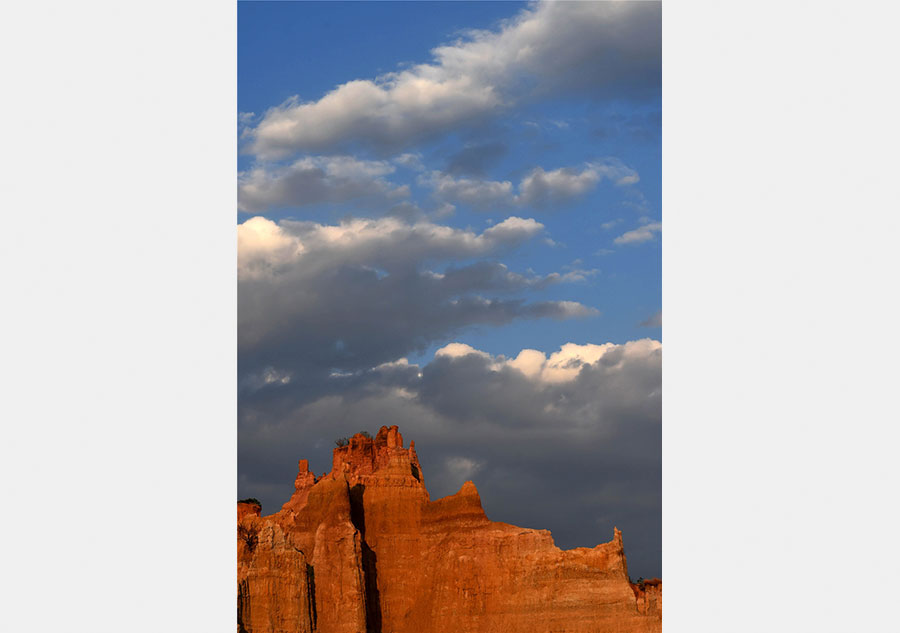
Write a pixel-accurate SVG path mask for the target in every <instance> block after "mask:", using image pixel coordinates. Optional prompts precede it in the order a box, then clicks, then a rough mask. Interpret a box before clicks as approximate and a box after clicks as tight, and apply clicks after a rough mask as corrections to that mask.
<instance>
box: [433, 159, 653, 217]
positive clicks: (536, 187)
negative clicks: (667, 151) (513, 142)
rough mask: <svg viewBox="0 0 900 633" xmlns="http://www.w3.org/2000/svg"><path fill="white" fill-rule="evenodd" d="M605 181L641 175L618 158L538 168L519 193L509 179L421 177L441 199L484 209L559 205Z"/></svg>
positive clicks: (445, 175) (633, 179) (623, 181)
mask: <svg viewBox="0 0 900 633" xmlns="http://www.w3.org/2000/svg"><path fill="white" fill-rule="evenodd" d="M603 180H608V181H610V182H612V183H614V184H616V185H618V186H627V185H632V184H635V183H637V182H638V181H639V176H638V173H637V172H636V171H635V170H633V169H631V168H629V167H627V166H626V165H625V164H624V163H622V161H620V160H618V159H617V158H604V159H602V160H599V161H593V162H588V163H585V164H584V165H583V166H582V167H580V168H578V167H560V168H558V169H554V170H551V171H545V170H544V168H542V167H535V168H534V169H532V170H531V171H530V172H529V173H528V174H527V175H526V176H525V177H524V178H522V180H521V181H520V182H519V186H518V193H516V190H515V189H514V188H513V184H512V183H511V182H509V181H496V180H484V179H481V178H469V177H456V176H453V175H452V174H449V173H442V172H439V171H432V172H430V173H429V174H423V175H421V176H419V184H420V185H425V186H431V188H432V190H433V195H434V196H435V197H436V198H437V199H439V200H444V201H447V202H455V203H458V204H467V205H469V206H472V207H474V208H476V209H481V210H485V209H494V208H497V207H508V206H517V207H537V208H547V207H551V206H559V205H563V204H566V203H568V202H571V201H572V200H575V199H577V198H580V197H582V196H584V195H586V194H588V193H589V192H590V191H592V190H594V189H595V188H596V187H597V185H598V184H600V182H601V181H603Z"/></svg>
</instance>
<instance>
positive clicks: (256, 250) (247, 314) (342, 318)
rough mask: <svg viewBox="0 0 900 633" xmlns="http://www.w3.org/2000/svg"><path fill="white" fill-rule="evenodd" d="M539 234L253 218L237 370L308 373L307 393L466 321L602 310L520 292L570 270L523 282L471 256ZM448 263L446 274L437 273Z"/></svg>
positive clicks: (529, 228) (507, 227)
mask: <svg viewBox="0 0 900 633" xmlns="http://www.w3.org/2000/svg"><path fill="white" fill-rule="evenodd" d="M542 232H543V225H541V224H540V223H539V222H536V221H535V220H533V219H527V218H519V217H514V216H513V217H509V218H506V219H505V220H504V221H503V222H500V223H499V224H496V225H494V226H491V227H490V228H488V229H485V230H484V231H483V232H481V233H475V232H473V231H468V230H462V229H455V228H451V227H448V226H443V225H439V224H433V223H430V222H427V221H418V222H414V223H408V222H405V221H403V220H401V219H398V218H397V217H392V216H387V217H383V218H379V219H354V220H345V221H344V222H341V223H340V224H337V225H326V224H318V223H315V222H295V221H289V220H282V221H281V222H279V223H275V222H273V221H271V220H268V219H266V218H262V217H254V218H251V219H249V220H247V221H245V222H244V223H242V224H240V225H239V226H238V350H239V363H240V365H241V367H240V370H241V375H242V376H243V375H249V374H259V373H261V372H263V371H264V370H265V368H267V367H272V368H275V369H276V370H277V371H279V372H287V373H290V372H294V373H298V374H300V375H301V378H302V380H300V382H304V383H305V384H306V385H307V386H309V387H310V388H311V386H312V385H313V384H314V382H315V380H314V377H315V376H318V377H322V376H327V375H328V374H329V373H330V372H331V371H332V370H340V371H351V372H352V371H357V370H360V369H362V368H366V367H373V366H375V365H377V364H379V363H383V362H386V361H389V360H391V359H394V358H398V357H401V356H405V355H406V354H408V353H410V352H411V351H414V350H422V349H424V348H425V347H427V346H428V345H430V344H431V343H432V342H434V341H438V340H440V339H442V338H445V337H447V336H450V335H452V334H454V333H455V332H459V331H461V330H462V329H464V328H465V327H467V326H471V325H501V324H505V323H509V322H511V321H514V320H518V319H536V318H552V319H570V318H582V317H589V316H592V315H595V314H597V311H596V310H595V309H593V308H590V307H588V306H585V305H582V304H580V303H577V302H571V301H537V302H531V303H529V302H527V301H526V300H525V299H524V298H522V297H521V296H519V295H520V294H521V293H522V292H526V291H530V290H536V289H540V288H543V287H546V286H548V285H550V284H555V283H563V282H566V281H577V279H576V278H574V277H572V276H567V275H568V273H567V274H559V273H550V274H548V275H544V276H534V275H523V274H520V273H515V272H513V271H510V270H508V269H507V268H506V266H504V265H503V264H501V263H499V262H496V261H474V262H472V261H470V260H473V259H476V260H483V259H484V258H485V257H489V258H493V257H496V256H499V255H502V254H503V253H505V252H509V251H511V250H512V249H515V248H516V247H518V246H520V245H522V244H524V243H525V242H527V241H529V240H531V239H532V238H534V237H536V236H538V235H540V234H541V233H542ZM440 263H443V264H445V265H446V269H445V270H444V271H443V272H436V271H434V270H433V269H432V267H433V266H434V265H436V264H440ZM298 380H299V379H298Z"/></svg>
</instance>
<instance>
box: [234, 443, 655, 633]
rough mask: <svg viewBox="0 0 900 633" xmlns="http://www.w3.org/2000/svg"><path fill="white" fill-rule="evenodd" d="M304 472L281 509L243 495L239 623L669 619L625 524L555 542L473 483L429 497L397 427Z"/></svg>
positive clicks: (639, 624)
mask: <svg viewBox="0 0 900 633" xmlns="http://www.w3.org/2000/svg"><path fill="white" fill-rule="evenodd" d="M299 471H300V473H299V475H298V476H297V479H296V481H295V492H294V494H293V496H292V497H291V499H290V500H289V501H288V502H287V503H285V504H284V506H283V507H282V509H281V511H279V512H277V513H276V514H273V515H270V516H266V517H261V516H259V514H260V512H259V507H258V506H248V507H245V508H241V507H240V506H247V505H248V504H239V508H238V631H239V632H241V631H245V632H246V633H300V632H303V633H306V632H313V631H315V632H316V633H548V632H551V631H552V632H558V633H563V632H565V633H588V632H591V633H594V632H597V631H614V632H618V633H632V632H635V633H637V632H641V633H644V632H648V633H649V632H651V631H660V630H661V617H662V616H661V609H662V607H661V605H662V598H661V591H662V584H661V581H658V580H656V579H654V580H650V581H644V582H642V583H641V584H640V585H633V584H631V583H630V582H629V580H628V570H627V567H626V562H625V553H624V550H623V546H622V534H621V532H619V530H615V532H614V536H613V540H612V541H610V542H609V543H603V544H600V545H598V546H596V547H594V548H576V549H573V550H560V549H559V548H557V547H556V546H555V545H554V543H553V538H552V536H551V535H550V532H548V531H546V530H530V529H524V528H519V527H516V526H513V525H509V524H506V523H498V522H495V521H490V520H489V519H488V518H487V517H486V516H485V514H484V510H483V509H482V506H481V498H480V497H479V495H478V490H477V489H476V488H475V485H474V484H473V483H472V482H466V483H465V484H464V485H463V487H462V488H461V489H460V491H459V492H458V493H456V494H455V495H451V496H449V497H445V498H443V499H439V500H437V501H431V500H430V499H429V496H428V491H427V490H426V489H425V485H424V483H423V481H422V469H421V466H420V465H419V459H418V456H417V455H416V451H415V447H414V444H411V445H410V447H409V448H408V449H407V448H404V447H403V437H402V436H401V435H400V432H399V431H398V430H397V427H396V426H393V427H390V428H387V427H382V428H381V430H379V432H378V435H377V436H376V437H375V438H374V439H371V438H367V437H365V436H363V435H361V434H357V435H355V436H353V437H352V438H350V441H349V443H348V444H347V445H346V446H342V447H338V448H336V449H335V450H334V458H333V464H332V469H331V472H329V473H327V474H325V475H323V476H321V477H319V478H316V477H315V476H314V475H313V474H312V473H311V472H309V467H308V464H307V462H306V460H301V461H300V468H299Z"/></svg>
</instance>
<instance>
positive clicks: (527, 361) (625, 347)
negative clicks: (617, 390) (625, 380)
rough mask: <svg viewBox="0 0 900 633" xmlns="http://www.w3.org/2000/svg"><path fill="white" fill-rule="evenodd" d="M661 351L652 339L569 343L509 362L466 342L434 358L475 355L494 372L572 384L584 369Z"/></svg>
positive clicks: (523, 354) (532, 351)
mask: <svg viewBox="0 0 900 633" xmlns="http://www.w3.org/2000/svg"><path fill="white" fill-rule="evenodd" d="M661 350H662V344H661V343H660V342H659V341H654V340H652V339H640V340H637V341H629V342H627V343H624V344H621V345H617V344H615V343H604V344H602V345H595V344H592V343H588V344H585V345H578V344H576V343H566V344H565V345H563V346H562V347H560V349H559V351H556V352H554V353H552V354H550V357H549V358H548V357H547V355H546V354H544V353H543V352H541V351H539V350H535V349H523V350H522V351H521V352H519V354H518V356H516V357H515V358H513V359H506V358H504V357H503V356H496V357H495V356H491V355H490V354H488V353H487V352H482V351H481V350H477V349H475V348H473V347H471V346H470V345H466V344H465V343H450V344H449V345H445V346H444V347H442V348H441V349H439V350H437V351H436V352H435V354H434V356H435V358H438V357H447V358H451V359H458V358H464V357H466V356H470V355H475V356H478V357H480V358H483V359H485V360H487V361H489V364H488V367H490V369H492V370H493V371H500V370H502V369H504V368H506V367H511V368H513V369H516V370H518V371H520V372H522V373H523V374H524V375H525V376H526V377H528V378H530V379H531V380H533V381H535V382H539V383H545V384H549V383H554V384H555V383H563V382H571V381H573V380H575V379H576V378H577V377H578V375H579V374H580V373H581V370H582V369H583V368H584V367H589V366H592V365H596V364H597V363H599V362H602V363H603V364H604V366H605V367H606V369H610V368H612V369H614V368H615V367H616V366H621V364H622V363H623V362H625V361H627V360H628V359H640V358H649V357H651V356H654V355H656V354H658V353H660V351H661Z"/></svg>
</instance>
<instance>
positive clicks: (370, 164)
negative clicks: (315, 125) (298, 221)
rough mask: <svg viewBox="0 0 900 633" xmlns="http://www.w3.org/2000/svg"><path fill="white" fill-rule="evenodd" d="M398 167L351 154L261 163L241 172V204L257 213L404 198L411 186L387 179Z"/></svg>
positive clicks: (239, 192)
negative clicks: (271, 164) (282, 163)
mask: <svg viewBox="0 0 900 633" xmlns="http://www.w3.org/2000/svg"><path fill="white" fill-rule="evenodd" d="M395 169H396V168H395V167H394V165H392V164H391V163H389V162H387V161H373V160H359V159H356V158H353V157H351V156H308V157H305V158H301V159H300V160H297V161H295V162H294V163H292V164H290V165H288V166H282V167H264V166H259V167H255V168H254V169H251V170H249V171H247V172H242V173H240V174H238V208H239V209H240V210H241V211H245V212H251V213H255V212H260V211H265V210H266V209H270V208H277V207H299V206H304V205H309V204H319V203H325V202H346V201H348V200H354V199H358V198H372V197H376V198H381V199H383V200H397V199H399V198H405V197H407V196H409V188H408V187H406V186H403V187H395V186H393V185H392V184H391V183H390V182H388V181H387V180H385V179H384V176H386V175H388V174H391V173H393V172H394V171H395Z"/></svg>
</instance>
